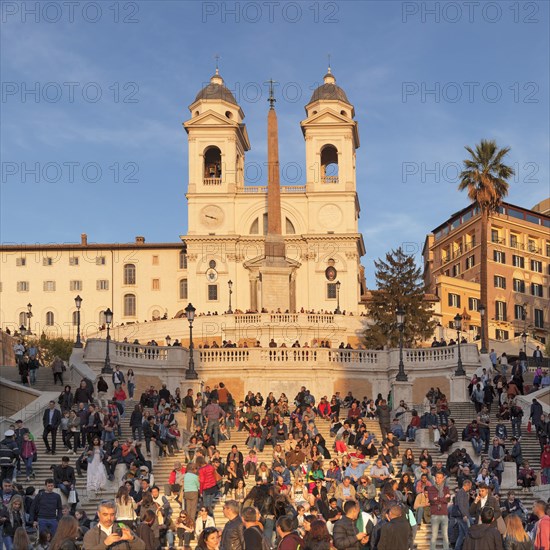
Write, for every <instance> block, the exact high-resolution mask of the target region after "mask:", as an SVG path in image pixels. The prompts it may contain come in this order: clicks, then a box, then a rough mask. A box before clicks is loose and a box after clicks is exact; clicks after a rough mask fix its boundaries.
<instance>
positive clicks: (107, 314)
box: [101, 308, 113, 374]
mask: <svg viewBox="0 0 550 550" xmlns="http://www.w3.org/2000/svg"><path fill="white" fill-rule="evenodd" d="M112 322H113V312H112V311H111V308H107V311H105V324H106V325H107V338H106V340H107V350H106V351H105V365H104V366H103V368H102V369H101V374H112V373H113V369H112V368H111V358H110V357H109V342H110V341H111V334H110V332H109V330H110V328H111V323H112Z"/></svg>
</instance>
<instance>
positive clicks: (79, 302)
mask: <svg viewBox="0 0 550 550" xmlns="http://www.w3.org/2000/svg"><path fill="white" fill-rule="evenodd" d="M74 304H75V306H76V342H75V345H74V347H75V348H81V347H82V340H81V339H80V307H81V306H82V298H81V297H80V295H77V297H76V298H75V299H74Z"/></svg>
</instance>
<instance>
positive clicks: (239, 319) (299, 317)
mask: <svg viewBox="0 0 550 550" xmlns="http://www.w3.org/2000/svg"><path fill="white" fill-rule="evenodd" d="M234 317H235V324H238V325H242V324H259V323H262V322H265V323H268V322H269V323H274V324H278V323H280V324H284V323H298V322H300V321H303V320H304V318H305V320H306V321H307V322H308V323H315V324H322V323H334V320H335V316H334V314H333V313H239V314H235V316H234Z"/></svg>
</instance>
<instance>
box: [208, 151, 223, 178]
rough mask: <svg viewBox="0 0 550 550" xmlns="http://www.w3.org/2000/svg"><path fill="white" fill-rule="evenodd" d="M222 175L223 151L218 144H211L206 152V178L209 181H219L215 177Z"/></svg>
mask: <svg viewBox="0 0 550 550" xmlns="http://www.w3.org/2000/svg"><path fill="white" fill-rule="evenodd" d="M221 177H222V152H221V151H220V150H219V148H218V147H216V146H214V145H213V146H211V147H208V149H206V151H205V152H204V178H205V179H206V180H208V183H217V182H215V181H211V180H215V179H221Z"/></svg>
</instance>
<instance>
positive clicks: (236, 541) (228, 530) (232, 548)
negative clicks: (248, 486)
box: [220, 500, 245, 550]
mask: <svg viewBox="0 0 550 550" xmlns="http://www.w3.org/2000/svg"><path fill="white" fill-rule="evenodd" d="M223 515H224V516H225V518H226V519H227V523H226V524H225V526H224V528H223V532H222V540H221V542H220V550H245V548H244V534H243V533H244V526H243V521H242V519H241V516H240V515H239V503H238V502H237V501H235V500H228V501H226V503H225V504H224V505H223Z"/></svg>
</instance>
